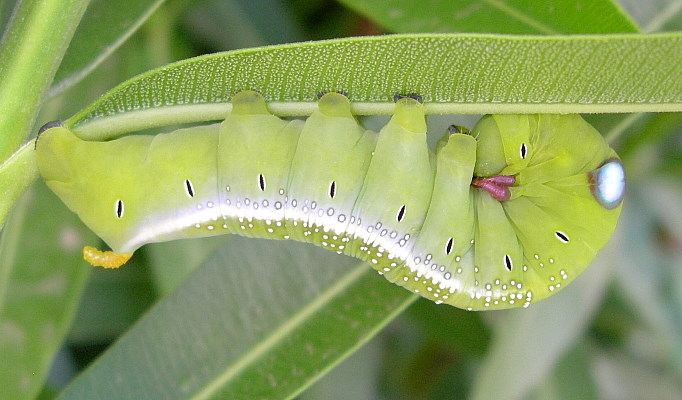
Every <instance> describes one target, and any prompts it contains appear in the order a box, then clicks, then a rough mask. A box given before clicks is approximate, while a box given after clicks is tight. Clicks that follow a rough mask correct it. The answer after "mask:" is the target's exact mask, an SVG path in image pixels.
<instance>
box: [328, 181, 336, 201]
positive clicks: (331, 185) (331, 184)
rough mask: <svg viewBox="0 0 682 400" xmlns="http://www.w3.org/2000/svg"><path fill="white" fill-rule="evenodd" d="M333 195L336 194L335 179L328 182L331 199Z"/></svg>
mask: <svg viewBox="0 0 682 400" xmlns="http://www.w3.org/2000/svg"><path fill="white" fill-rule="evenodd" d="M334 196H336V181H332V183H330V184H329V198H330V199H333V198H334Z"/></svg>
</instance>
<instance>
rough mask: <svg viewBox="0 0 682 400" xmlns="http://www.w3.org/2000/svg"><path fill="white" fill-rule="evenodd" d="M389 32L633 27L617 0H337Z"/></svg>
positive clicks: (557, 31)
mask: <svg viewBox="0 0 682 400" xmlns="http://www.w3.org/2000/svg"><path fill="white" fill-rule="evenodd" d="M340 1H341V3H344V4H346V5H348V6H349V7H351V8H352V9H354V10H356V11H358V12H359V13H361V14H363V15H365V16H367V17H368V18H370V19H372V20H373V21H375V22H377V23H378V24H380V25H381V26H383V27H385V28H387V29H389V30H391V31H393V32H487V33H514V34H521V33H523V34H526V33H530V34H544V35H556V34H561V33H615V32H623V33H625V32H637V31H638V29H637V26H636V25H635V24H634V22H632V20H631V19H630V18H629V17H628V15H627V14H625V13H623V11H622V9H621V8H620V7H619V6H618V3H616V2H615V1H612V0H593V1H588V2H583V3H580V4H576V3H575V2H569V1H563V0H550V1H543V2H541V3H538V2H537V1H535V0H511V1H509V0H508V1H499V0H474V1H471V0H455V1H452V0H451V1H437V0H436V1H427V2H417V1H413V0H389V1H367V0H340Z"/></svg>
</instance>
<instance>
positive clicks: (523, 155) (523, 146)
mask: <svg viewBox="0 0 682 400" xmlns="http://www.w3.org/2000/svg"><path fill="white" fill-rule="evenodd" d="M527 154H528V148H526V144H525V143H521V147H520V148H519V155H520V156H521V159H522V160H525V159H526V155H527Z"/></svg>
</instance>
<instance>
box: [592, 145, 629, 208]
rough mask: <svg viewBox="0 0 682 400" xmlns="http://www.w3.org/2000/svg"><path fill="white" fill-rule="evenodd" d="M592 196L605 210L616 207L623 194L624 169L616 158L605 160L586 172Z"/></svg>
mask: <svg viewBox="0 0 682 400" xmlns="http://www.w3.org/2000/svg"><path fill="white" fill-rule="evenodd" d="M587 178H588V180H589V182H590V191H591V192H592V197H594V199H595V200H597V202H598V203H599V204H601V206H602V207H604V208H606V209H607V210H611V209H614V208H616V207H618V205H619V204H620V202H621V201H623V195H624V194H625V170H624V169H623V163H621V162H620V160H618V159H616V158H611V159H609V160H606V161H605V162H604V163H603V164H602V165H601V167H599V168H597V169H595V170H594V171H591V172H589V173H588V174H587Z"/></svg>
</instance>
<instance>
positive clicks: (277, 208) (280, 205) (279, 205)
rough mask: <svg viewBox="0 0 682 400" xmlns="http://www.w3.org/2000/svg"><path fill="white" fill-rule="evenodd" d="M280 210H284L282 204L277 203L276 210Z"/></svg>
mask: <svg viewBox="0 0 682 400" xmlns="http://www.w3.org/2000/svg"><path fill="white" fill-rule="evenodd" d="M280 208H282V203H280V202H279V201H276V202H275V209H276V210H279V209H280Z"/></svg>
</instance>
